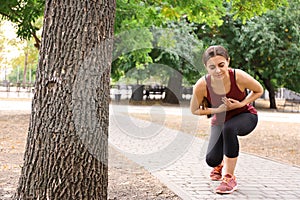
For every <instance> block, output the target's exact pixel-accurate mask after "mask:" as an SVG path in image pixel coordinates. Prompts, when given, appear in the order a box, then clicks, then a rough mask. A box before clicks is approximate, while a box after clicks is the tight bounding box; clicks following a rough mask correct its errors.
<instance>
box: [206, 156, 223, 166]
mask: <svg viewBox="0 0 300 200" xmlns="http://www.w3.org/2000/svg"><path fill="white" fill-rule="evenodd" d="M222 160H223V158H221V159H216V158H215V157H213V156H209V155H206V163H207V165H208V166H210V167H216V166H218V165H219V164H221V163H222Z"/></svg>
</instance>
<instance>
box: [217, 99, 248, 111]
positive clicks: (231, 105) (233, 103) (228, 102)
mask: <svg viewBox="0 0 300 200" xmlns="http://www.w3.org/2000/svg"><path fill="white" fill-rule="evenodd" d="M222 102H223V103H224V104H225V106H226V108H227V110H234V109H237V108H241V107H243V106H244V104H243V103H242V102H240V101H238V100H235V99H231V98H227V97H223V98H222Z"/></svg>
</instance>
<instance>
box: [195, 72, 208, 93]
mask: <svg viewBox="0 0 300 200" xmlns="http://www.w3.org/2000/svg"><path fill="white" fill-rule="evenodd" d="M205 77H206V75H204V76H202V77H201V78H200V79H199V80H198V81H197V82H196V83H195V85H194V89H195V90H203V89H206V78H205Z"/></svg>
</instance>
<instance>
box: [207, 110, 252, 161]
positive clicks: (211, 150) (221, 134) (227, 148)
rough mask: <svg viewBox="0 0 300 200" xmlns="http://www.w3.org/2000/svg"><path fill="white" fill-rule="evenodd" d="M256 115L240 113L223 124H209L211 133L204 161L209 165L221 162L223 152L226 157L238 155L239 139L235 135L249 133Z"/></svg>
mask: <svg viewBox="0 0 300 200" xmlns="http://www.w3.org/2000/svg"><path fill="white" fill-rule="evenodd" d="M257 120H258V119H257V115H255V114H252V113H241V114H239V115H237V116H235V117H233V118H231V119H230V120H228V121H227V122H225V123H224V125H218V126H217V125H213V126H211V134H210V138H209V143H208V149H207V153H206V162H207V164H208V165H209V166H211V167H216V166H218V165H219V164H221V162H222V160H223V156H224V154H225V155H226V156H227V157H228V158H235V157H238V155H239V141H238V137H237V136H245V135H247V134H249V133H250V132H251V131H253V130H254V128H255V127H256V125H257Z"/></svg>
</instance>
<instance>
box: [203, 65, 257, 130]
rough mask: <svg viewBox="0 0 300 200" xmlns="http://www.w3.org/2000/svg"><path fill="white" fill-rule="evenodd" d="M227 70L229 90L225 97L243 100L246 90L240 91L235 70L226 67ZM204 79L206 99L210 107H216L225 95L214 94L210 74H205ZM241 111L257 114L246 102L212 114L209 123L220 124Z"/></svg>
mask: <svg viewBox="0 0 300 200" xmlns="http://www.w3.org/2000/svg"><path fill="white" fill-rule="evenodd" d="M228 71H229V77H230V83H231V84H230V91H229V92H228V93H227V94H226V97H227V98H232V99H235V100H238V101H243V100H244V99H245V98H246V96H247V92H246V91H244V92H242V91H241V90H240V89H239V88H238V86H237V84H236V80H235V71H234V70H233V69H231V68H229V69H228ZM205 80H206V91H207V99H208V101H209V102H210V103H211V105H212V108H218V107H219V106H220V105H221V104H223V102H222V97H224V96H225V95H219V94H216V93H215V92H214V91H213V89H212V87H211V76H210V75H207V76H205ZM241 113H252V114H257V111H256V109H255V108H254V107H253V106H252V105H251V104H247V105H245V106H243V107H241V108H237V109H234V110H230V111H226V112H223V113H216V114H214V116H213V118H212V119H211V124H212V125H222V124H224V122H226V121H228V120H229V119H231V118H233V117H234V116H236V115H238V114H241Z"/></svg>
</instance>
